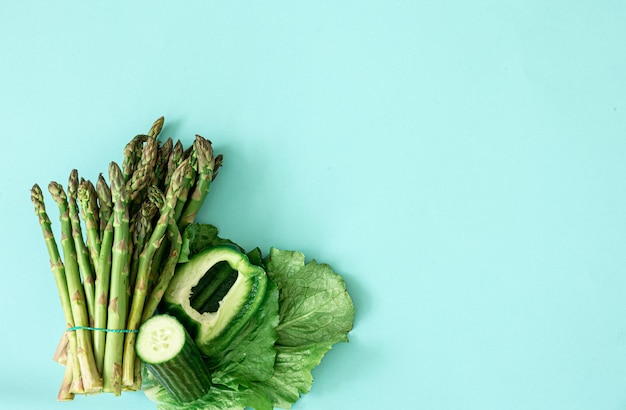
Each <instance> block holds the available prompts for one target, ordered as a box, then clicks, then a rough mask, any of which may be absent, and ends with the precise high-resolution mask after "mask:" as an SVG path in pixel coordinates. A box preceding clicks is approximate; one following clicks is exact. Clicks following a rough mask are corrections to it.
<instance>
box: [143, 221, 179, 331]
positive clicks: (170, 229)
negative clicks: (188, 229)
mask: <svg viewBox="0 0 626 410" xmlns="http://www.w3.org/2000/svg"><path fill="white" fill-rule="evenodd" d="M167 238H168V240H169V242H170V253H169V256H168V258H167V260H166V261H165V263H164V264H163V267H162V269H161V274H160V275H159V276H158V278H157V279H156V282H155V284H154V286H153V287H152V290H151V292H150V296H149V297H148V299H147V301H146V306H145V307H144V309H143V316H142V318H141V323H143V322H145V321H146V320H148V319H149V318H150V317H152V315H154V312H155V311H156V309H157V307H158V306H159V303H161V299H163V295H165V290H166V289H167V287H168V286H169V284H170V281H171V280H172V277H173V276H174V272H175V270H176V264H177V263H178V257H179V256H180V249H181V247H182V244H183V240H182V235H181V232H180V231H179V230H178V226H177V224H176V220H175V219H174V218H170V220H169V222H168V224H167Z"/></svg>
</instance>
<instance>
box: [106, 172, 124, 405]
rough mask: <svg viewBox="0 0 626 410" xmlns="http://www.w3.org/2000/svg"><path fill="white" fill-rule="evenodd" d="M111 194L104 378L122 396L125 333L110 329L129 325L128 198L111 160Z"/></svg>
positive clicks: (109, 388) (122, 181)
mask: <svg viewBox="0 0 626 410" xmlns="http://www.w3.org/2000/svg"><path fill="white" fill-rule="evenodd" d="M109 179H110V182H111V197H112V199H113V203H114V204H115V205H114V212H113V215H114V218H113V246H112V255H111V257H112V265H111V282H110V293H109V308H108V311H107V329H108V330H109V332H107V335H106V342H105V351H104V366H103V378H104V388H103V390H104V391H105V392H109V393H114V394H115V395H120V394H121V392H122V383H121V381H122V357H123V352H122V349H123V344H124V334H123V333H120V332H115V331H111V330H123V329H124V327H125V325H126V314H127V310H128V274H129V272H130V266H129V252H128V247H129V242H130V234H129V229H128V226H129V214H128V197H127V193H126V189H125V186H124V176H123V174H122V170H121V169H120V167H119V165H117V164H116V163H115V162H111V164H110V166H109Z"/></svg>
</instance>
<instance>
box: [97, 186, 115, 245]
mask: <svg viewBox="0 0 626 410" xmlns="http://www.w3.org/2000/svg"><path fill="white" fill-rule="evenodd" d="M96 193H97V195H98V208H99V210H100V211H99V215H98V216H99V219H100V239H101V240H102V236H104V230H105V228H106V226H107V223H108V222H109V219H110V217H111V215H112V214H113V201H112V200H111V188H109V185H108V184H107V182H106V180H105V179H104V176H102V174H100V175H99V176H98V181H97V182H96Z"/></svg>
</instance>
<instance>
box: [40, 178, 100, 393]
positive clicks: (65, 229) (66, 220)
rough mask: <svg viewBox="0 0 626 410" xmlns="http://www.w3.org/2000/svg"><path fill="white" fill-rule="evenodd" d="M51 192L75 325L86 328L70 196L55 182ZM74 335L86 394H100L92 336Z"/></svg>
mask: <svg viewBox="0 0 626 410" xmlns="http://www.w3.org/2000/svg"><path fill="white" fill-rule="evenodd" d="M48 190H49V191H50V194H51V195H52V198H53V199H54V200H55V202H56V203H57V205H58V207H59V214H60V221H61V232H62V236H61V247H62V249H63V256H64V262H65V278H66V281H67V291H68V293H69V296H70V305H71V308H72V316H73V317H74V324H75V326H83V327H86V326H89V317H88V315H87V307H86V306H85V291H84V288H83V285H82V283H81V281H80V272H79V267H78V262H77V255H76V248H75V246H74V241H73V239H72V223H71V221H70V216H69V209H68V208H69V206H68V200H67V195H66V193H65V191H64V190H63V187H62V186H61V185H60V184H58V183H56V182H51V183H50V185H49V186H48ZM75 332H76V341H77V348H76V355H77V357H78V363H79V365H80V375H81V378H82V381H83V386H84V389H85V393H97V392H99V391H100V390H101V389H102V378H101V377H100V374H99V373H98V370H97V368H96V362H95V359H94V356H93V347H92V342H91V335H90V333H89V331H88V330H85V329H77V330H76V331H75Z"/></svg>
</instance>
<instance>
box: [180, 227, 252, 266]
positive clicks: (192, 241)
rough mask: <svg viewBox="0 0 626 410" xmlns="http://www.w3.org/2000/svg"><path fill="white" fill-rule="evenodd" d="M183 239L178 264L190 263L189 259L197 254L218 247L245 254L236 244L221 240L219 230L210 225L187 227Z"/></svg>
mask: <svg viewBox="0 0 626 410" xmlns="http://www.w3.org/2000/svg"><path fill="white" fill-rule="evenodd" d="M182 239H183V243H182V246H181V249H180V256H179V257H178V263H185V262H189V258H191V257H192V256H193V255H194V254H195V253H198V252H200V251H202V250H204V249H208V248H211V247H214V246H218V245H227V246H232V247H233V248H235V249H237V250H238V251H239V252H243V249H242V248H241V246H239V245H237V244H236V243H235V242H233V241H231V240H229V239H224V238H220V237H219V236H218V232H217V228H216V227H215V226H213V225H210V224H201V223H193V224H191V225H189V226H187V228H185V230H184V231H183V235H182Z"/></svg>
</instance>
